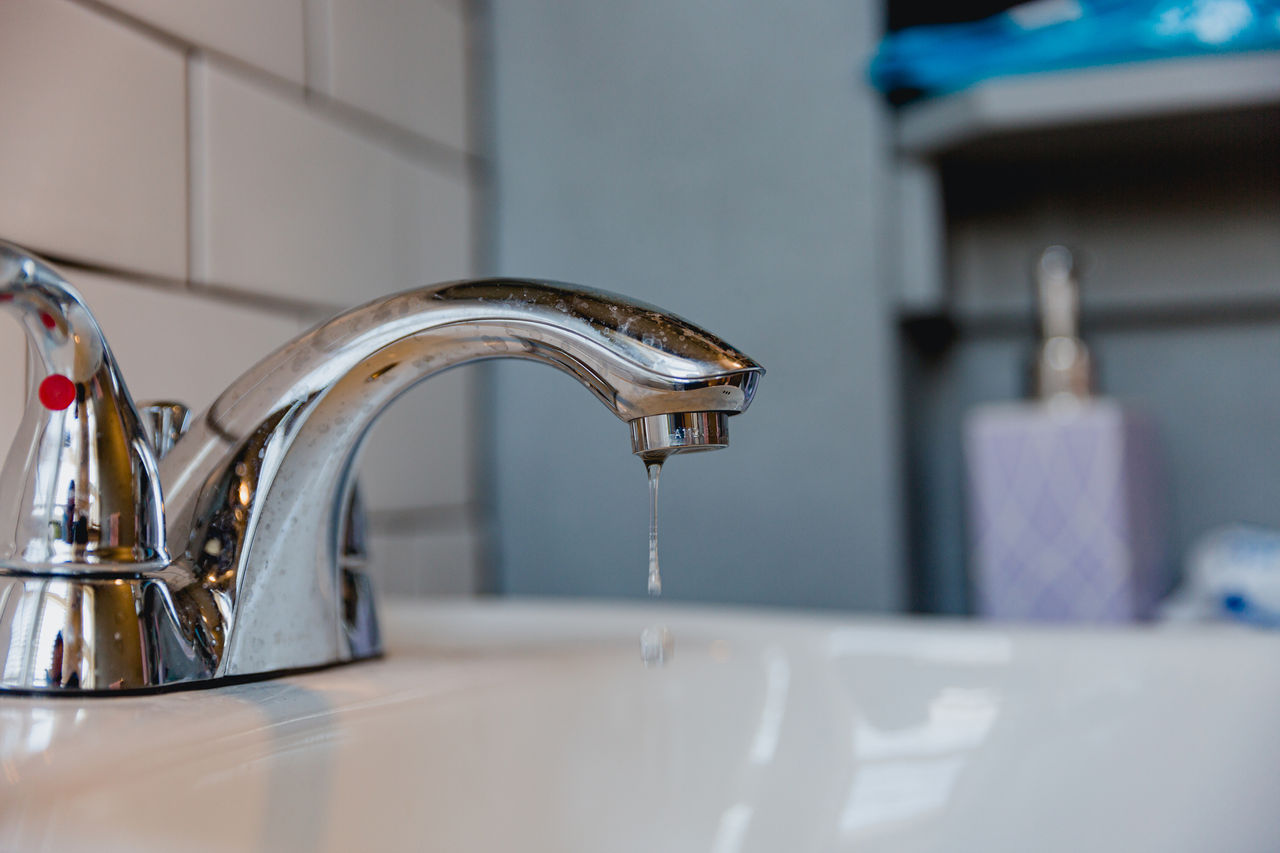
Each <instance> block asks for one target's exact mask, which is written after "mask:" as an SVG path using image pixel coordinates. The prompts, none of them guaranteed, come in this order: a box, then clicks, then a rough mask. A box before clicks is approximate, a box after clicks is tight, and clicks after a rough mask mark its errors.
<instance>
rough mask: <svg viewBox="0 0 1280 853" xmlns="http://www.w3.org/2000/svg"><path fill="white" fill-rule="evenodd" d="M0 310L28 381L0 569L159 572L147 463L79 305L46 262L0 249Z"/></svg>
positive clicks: (158, 510)
mask: <svg viewBox="0 0 1280 853" xmlns="http://www.w3.org/2000/svg"><path fill="white" fill-rule="evenodd" d="M0 307H2V308H5V309H7V310H9V311H10V312H11V313H13V314H15V315H16V316H17V318H18V320H19V321H20V322H21V323H22V326H23V328H24V330H25V331H26V333H27V344H28V374H29V378H30V382H29V386H28V399H27V408H26V413H25V415H24V416H23V419H22V424H21V426H20V427H19V428H18V433H17V436H16V438H15V439H14V443H13V447H12V448H11V449H10V451H9V455H8V458H7V459H6V460H5V463H4V468H3V471H0V567H2V566H7V567H9V568H16V569H20V570H27V571H44V572H52V571H59V572H78V571H94V572H104V571H111V570H113V569H118V570H121V571H125V570H128V571H133V570H136V569H138V568H139V567H140V566H141V565H145V566H156V565H163V564H167V563H168V562H169V556H168V553H167V552H166V550H165V530H164V502H163V498H162V495H161V490H160V478H159V476H158V474H157V471H156V460H155V454H154V453H153V452H152V447H151V443H150V442H149V441H148V438H147V433H146V430H145V428H144V427H143V423H142V420H141V418H140V417H139V415H138V411H137V409H136V408H135V407H134V404H133V400H132V399H131V398H130V396H129V391H128V389H127V388H126V387H125V383H124V379H123V378H122V377H121V375H120V370H119V368H118V367H117V365H116V363H115V359H114V357H113V356H112V355H111V350H110V348H109V347H108V346H107V342H106V339H105V338H104V337H103V334H102V330H101V329H100V328H99V326H98V323H97V321H96V320H95V319H94V318H93V315H92V314H91V313H90V312H89V309H88V307H86V306H85V304H84V300H83V299H82V298H81V297H80V295H79V294H78V293H76V291H75V290H74V289H73V288H72V287H71V285H69V284H68V283H67V282H66V281H65V280H64V279H63V278H62V276H60V275H59V274H58V273H57V272H55V271H54V270H53V269H52V268H51V267H50V266H49V265H47V264H46V263H44V262H43V261H41V260H39V259H37V258H36V257H34V256H33V255H31V254H30V253H29V252H26V251H25V250H23V249H20V248H19V247H17V246H14V245H11V244H8V243H4V242H0Z"/></svg>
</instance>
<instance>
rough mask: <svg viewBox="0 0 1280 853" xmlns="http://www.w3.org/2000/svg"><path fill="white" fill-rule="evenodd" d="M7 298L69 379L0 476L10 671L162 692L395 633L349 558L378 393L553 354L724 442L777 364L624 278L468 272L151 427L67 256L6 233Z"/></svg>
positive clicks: (648, 410)
mask: <svg viewBox="0 0 1280 853" xmlns="http://www.w3.org/2000/svg"><path fill="white" fill-rule="evenodd" d="M0 303H12V304H7V305H5V307H7V308H9V309H11V310H15V311H17V313H18V314H19V316H20V318H22V319H23V320H24V321H25V322H26V326H27V331H28V336H29V337H30V338H31V339H32V340H33V342H34V343H33V364H34V365H35V367H34V370H35V372H36V373H37V374H38V375H37V376H36V377H35V378H37V379H39V375H43V374H44V373H48V374H49V376H50V377H53V378H51V379H48V380H41V382H42V385H46V386H48V387H49V388H52V391H49V390H48V389H47V388H44V389H42V390H41V391H40V396H39V398H38V399H37V400H36V402H35V403H34V404H33V406H34V405H39V406H40V408H38V409H37V408H34V407H32V408H30V410H29V411H28V417H27V418H26V419H25V420H24V427H23V429H24V432H21V433H20V439H22V440H20V442H19V445H18V446H17V448H16V450H15V452H12V453H11V454H10V457H9V462H8V463H6V465H5V469H4V472H3V474H2V475H0V692H4V691H15V692H36V693H57V692H67V691H74V692H79V693H96V692H103V693H109V694H114V693H120V692H130V691H136V690H144V691H150V690H157V689H167V688H171V687H186V686H192V685H199V684H202V683H205V684H207V683H209V682H211V681H214V680H217V679H222V678H260V677H265V676H267V675H269V674H272V673H277V672H281V671H288V670H296V669H304V668H311V667H319V666H328V665H331V664H337V663H343V662H346V661H351V660H357V659H361V658H367V657H372V656H375V655H378V654H380V653H381V640H380V637H379V632H378V623H377V618H376V612H375V610H374V602H373V595H372V586H371V584H370V582H369V580H368V578H367V577H366V576H365V575H364V573H363V571H362V569H361V566H360V565H359V563H358V560H357V559H353V556H354V552H358V550H359V549H358V548H357V547H356V546H355V543H358V542H359V540H360V538H361V537H360V535H359V530H358V527H359V525H358V514H356V515H353V514H352V513H351V512H350V511H349V508H350V507H351V506H352V505H353V504H354V497H355V495H354V493H355V474H354V471H355V465H356V462H357V460H358V457H359V454H360V450H361V447H362V445H363V444H364V443H365V441H366V437H367V435H368V432H369V427H370V425H371V424H372V423H373V422H374V420H375V419H376V418H377V417H378V415H379V414H380V413H381V412H382V411H384V410H385V409H386V407H387V406H389V405H390V404H391V403H392V402H393V401H394V400H395V399H396V398H397V397H399V396H400V395H401V394H403V393H404V392H405V391H407V390H408V389H409V388H411V387H412V386H414V385H416V384H418V383H419V382H422V381H424V380H426V379H428V378H429V377H431V376H433V375H435V374H436V373H439V372H440V371H442V370H447V369H449V368H451V367H454V366H456V365H459V364H464V363H466V362H471V361H477V360H480V359H489V358H523V359H529V360H532V361H537V362H542V363H544V364H550V365H552V366H554V367H557V368H559V369H561V370H563V371H565V372H566V373H568V374H570V375H571V376H573V377H574V378H576V379H577V380H578V381H579V382H580V383H582V385H583V386H585V387H586V388H587V390H588V391H590V392H591V393H592V394H594V395H595V396H596V398H597V399H599V400H600V402H601V403H603V404H604V405H605V406H606V407H607V408H608V409H609V410H610V411H612V412H613V413H614V414H615V415H617V417H618V418H619V419H620V420H622V421H624V422H626V423H628V424H629V428H630V433H631V447H632V451H633V452H634V453H636V454H638V455H640V456H641V457H642V458H644V459H645V461H646V462H650V461H655V460H661V459H665V458H666V457H667V456H669V455H671V454H672V453H683V452H689V451H694V450H707V449H714V448H718V447H724V446H726V445H727V444H728V441H729V437H728V431H727V422H728V418H729V417H730V416H732V415H735V414H738V413H739V412H742V411H744V410H745V409H746V408H747V406H749V405H750V403H751V399H752V397H753V396H754V394H755V390H756V385H757V383H758V381H759V378H760V376H761V374H762V373H763V370H762V369H761V367H760V366H759V365H758V364H756V363H755V362H754V361H752V360H751V359H750V358H748V357H747V356H745V355H743V354H742V353H741V352H739V351H738V350H736V349H734V348H733V347H731V346H729V345H728V344H726V343H725V342H724V341H722V340H720V339H719V338H716V337H715V336H713V335H711V334H709V333H707V332H705V331H703V330H702V329H700V328H698V327H697V326H694V325H692V324H691V323H688V322H686V321H684V320H681V319H680V318H678V317H675V316H673V315H671V314H667V313H665V312H662V311H660V310H658V309H656V308H653V307H651V306H648V305H643V304H641V303H638V302H633V301H631V300H628V299H624V298H622V297H617V296H613V295H610V294H606V293H602V292H599V291H594V290H588V289H585V288H576V287H570V286H567V285H560V284H554V283H550V282H542V281H523V280H516V279H496V280H486V281H463V282H454V283H451V284H444V285H439V286H436V287H429V288H423V289H420V290H411V291H406V292H404V293H400V294H396V295H393V296H388V297H385V298H382V299H377V300H375V301H373V302H370V303H368V304H366V305H363V306H361V307H358V308H354V309H352V310H350V311H347V312H346V313H344V314H340V315H339V316H337V317H335V318H334V319H332V320H329V321H328V322H326V323H323V324H321V325H319V326H316V327H315V328H313V329H311V330H310V331H309V332H306V333H304V334H302V335H300V336H299V337H298V338H296V339H294V340H293V341H291V342H289V343H287V344H285V345H284V346H282V347H281V348H280V349H278V350H276V351H275V352H274V353H272V354H271V355H269V356H267V357H266V358H265V359H263V360H262V361H261V362H259V363H258V364H257V365H256V366H255V367H253V368H251V369H250V370H249V371H248V372H246V373H245V374H244V375H243V376H241V377H240V378H239V379H237V380H236V381H235V382H234V383H232V385H231V386H230V387H229V388H228V389H227V390H226V391H225V392H223V394H222V395H221V396H219V397H218V398H217V399H216V400H215V401H214V402H213V403H212V405H210V407H209V408H208V409H207V410H206V411H204V412H202V413H200V414H199V415H196V416H194V417H191V418H188V416H187V412H186V410H185V408H184V407H181V406H177V405H174V404H157V405H153V406H151V407H148V408H147V410H146V411H147V412H148V413H149V414H150V415H151V417H152V419H153V421H154V423H153V424H152V429H151V432H150V434H148V432H147V430H146V428H145V427H144V424H143V421H142V418H141V416H140V413H139V412H138V410H137V409H136V408H135V406H134V405H133V403H132V399H131V397H130V396H129V393H128V390H127V388H126V387H125V385H124V381H123V378H122V377H121V376H120V375H119V370H118V368H117V367H116V365H115V362H114V360H113V359H112V358H111V354H110V349H109V348H108V347H107V345H106V340H105V338H104V337H103V336H102V334H101V330H100V329H99V327H98V326H97V324H96V323H95V322H94V320H93V317H92V315H91V314H90V313H89V311H88V308H87V306H85V305H84V303H83V301H82V300H81V299H80V298H79V296H77V295H76V294H75V292H74V291H73V290H71V289H70V287H69V286H67V285H66V282H65V281H63V280H62V279H61V278H60V277H58V276H57V273H56V272H54V271H53V270H52V269H50V268H48V267H47V266H45V265H42V264H41V263H40V262H39V261H38V259H35V258H33V257H32V256H30V255H29V254H27V253H25V252H23V251H22V250H20V249H18V248H17V247H15V246H11V245H8V244H3V243H0ZM33 318H34V319H33ZM64 386H65V387H64ZM64 391H65V392H66V393H65V395H63V396H58V397H56V399H55V396H54V392H56V393H57V394H63V392H64ZM33 399H36V398H34V397H33ZM188 425H189V426H188ZM184 429H185V432H184ZM23 436H25V438H23ZM179 436H180V437H179ZM175 438H176V441H175ZM170 445H171V446H170ZM166 451H167V452H166ZM157 456H158V457H159V462H158V464H157V462H156V457H157ZM64 495H70V497H69V498H66V499H65V500H64V499H63V497H64ZM67 519H70V520H71V521H68V520H67ZM353 519H355V520H354V521H353ZM72 521H73V522H74V524H73V523H71V522H72ZM348 524H351V525H352V526H351V529H347V526H348ZM11 530H12V531H13V534H12V535H10V534H9V533H8V532H7V531H11Z"/></svg>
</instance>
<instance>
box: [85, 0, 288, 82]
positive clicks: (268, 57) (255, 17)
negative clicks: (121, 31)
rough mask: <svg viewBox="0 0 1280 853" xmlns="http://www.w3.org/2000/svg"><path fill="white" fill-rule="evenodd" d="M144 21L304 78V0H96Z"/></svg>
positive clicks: (278, 72) (187, 39) (266, 68)
mask: <svg viewBox="0 0 1280 853" xmlns="http://www.w3.org/2000/svg"><path fill="white" fill-rule="evenodd" d="M101 2H102V3H104V4H105V5H107V6H110V7H112V8H115V9H118V10H120V11H121V12H123V13H124V14H126V15H127V16H129V17H131V18H133V19H135V20H137V21H138V22H139V23H143V24H144V25H147V26H151V27H155V28H156V29H158V30H161V31H162V32H164V33H166V34H169V35H172V36H174V37H175V38H177V39H179V40H181V41H184V42H189V43H191V44H196V45H200V46H201V47H204V48H208V49H210V50H213V51H217V52H218V53H222V54H225V55H226V56H228V57H231V58H233V59H237V60H239V61H241V62H245V63H248V64H249V65H253V66H255V67H257V68H260V69H262V70H263V71H267V72H270V73H271V74H275V75H276V76H278V77H283V78H284V79H286V80H289V81H291V82H294V83H297V84H298V85H303V84H305V83H306V79H307V78H306V74H307V68H306V49H305V47H304V45H303V39H304V35H303V33H304V31H305V26H304V25H305V15H306V3H305V0H179V2H175V0H101Z"/></svg>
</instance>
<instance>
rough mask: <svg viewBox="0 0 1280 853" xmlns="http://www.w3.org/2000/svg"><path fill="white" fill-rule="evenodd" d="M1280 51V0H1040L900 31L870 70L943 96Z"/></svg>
mask: <svg viewBox="0 0 1280 853" xmlns="http://www.w3.org/2000/svg"><path fill="white" fill-rule="evenodd" d="M1277 49H1280V0H1035V2H1031V3H1024V4H1022V5H1020V6H1015V7H1014V8H1012V9H1009V10H1008V11H1006V12H1002V13H1001V14H999V15H993V16H992V17H990V18H986V19H984V20H981V21H976V22H973V23H966V24H947V25H941V26H923V27H912V28H910V29H906V30H901V31H900V32H897V33H891V34H889V35H888V36H886V37H885V39H884V40H883V41H882V42H881V43H880V48H879V50H878V51H877V53H876V56H875V58H874V59H873V60H872V61H871V67H870V76H871V82H872V85H874V86H875V87H876V88H877V89H879V90H880V91H882V92H886V93H890V92H898V93H900V92H908V93H912V94H923V95H941V94H946V93H949V92H955V91H959V90H961V89H964V88H966V87H968V86H971V85H973V84H974V83H977V82H979V81H981V80H986V79H989V78H992V77H1002V76H1006V75H1013V74H1028V73H1034V72H1038V71H1058V70H1063V69H1068V68H1082V67H1086V66H1092V65H1110V64H1115V63H1122V62H1137V61H1142V60H1150V59H1166V58H1171V57H1176V56H1194V55H1199V54H1221V53H1232V52H1241V51H1259V50H1277Z"/></svg>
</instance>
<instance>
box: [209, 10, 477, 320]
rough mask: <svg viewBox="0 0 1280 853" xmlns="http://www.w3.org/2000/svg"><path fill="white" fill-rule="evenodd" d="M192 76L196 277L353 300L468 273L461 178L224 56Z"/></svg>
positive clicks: (465, 191)
mask: <svg viewBox="0 0 1280 853" xmlns="http://www.w3.org/2000/svg"><path fill="white" fill-rule="evenodd" d="M419 2H432V0H419ZM191 79H192V87H191V91H192V101H193V103H192V105H191V108H192V114H193V124H194V126H195V128H197V129H196V131H195V133H196V135H198V136H199V138H198V139H197V140H196V146H197V149H198V150H202V151H203V153H204V157H203V158H201V159H202V162H201V163H199V164H193V174H192V188H193V193H192V195H193V196H194V205H195V208H194V210H195V212H194V219H195V221H196V223H198V225H197V227H196V229H195V234H194V236H195V237H196V239H195V240H194V241H193V250H192V254H193V276H194V277H195V278H196V279H200V280H204V281H213V282H228V283H233V284H237V285H246V286H249V287H251V288H253V289H254V290H255V291H257V292H260V293H270V294H274V295H279V296H286V297H292V298H296V299H305V300H314V301H318V302H323V303H328V304H335V305H346V304H350V303H354V302H361V301H364V300H365V299H369V298H372V297H374V296H381V295H383V294H386V293H392V292H395V291H397V290H404V289H405V288H407V287H410V286H416V285H420V284H425V283H427V282H430V281H442V280H444V279H450V278H458V277H460V276H464V275H466V274H467V273H468V272H469V271H470V268H471V254H470V232H469V229H470V187H469V186H468V184H467V180H466V179H465V178H464V177H461V176H454V175H450V174H442V173H440V172H438V171H435V170H433V169H431V168H430V167H427V166H423V165H419V164H417V163H414V162H411V161H409V160H407V159H405V158H403V157H401V156H398V155H397V154H396V153H394V152H391V151H388V150H386V149H385V148H381V147H379V146H378V145H377V144H376V143H374V142H372V141H370V140H369V139H367V138H364V137H361V136H360V135H359V134H357V133H354V132H352V131H350V130H349V129H348V128H347V127H345V126H340V125H336V124H333V123H331V122H329V121H326V119H325V116H324V115H323V114H318V113H316V112H314V111H312V110H309V109H308V108H307V106H306V105H305V103H303V102H302V101H297V100H293V99H290V98H287V97H282V96H280V95H279V94H277V93H276V92H273V91H269V90H264V89H261V88H259V87H256V86H254V85H253V81H252V80H251V79H250V78H247V77H242V76H240V75H238V74H232V73H229V72H227V71H224V70H222V69H220V68H218V67H217V66H216V65H212V64H209V63H206V62H202V61H197V62H193V64H192V68H191Z"/></svg>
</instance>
